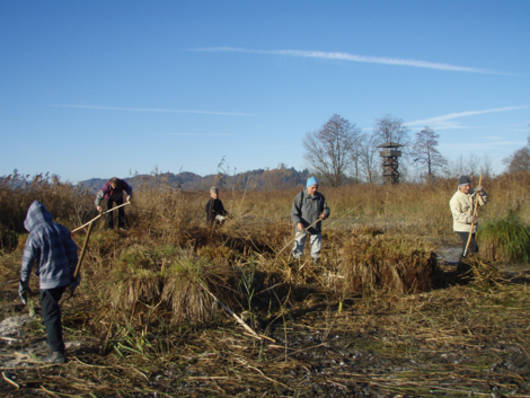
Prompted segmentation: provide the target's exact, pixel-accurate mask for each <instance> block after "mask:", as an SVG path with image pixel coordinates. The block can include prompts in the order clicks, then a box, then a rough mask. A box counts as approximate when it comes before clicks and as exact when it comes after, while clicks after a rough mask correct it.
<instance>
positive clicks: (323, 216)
mask: <svg viewBox="0 0 530 398" xmlns="http://www.w3.org/2000/svg"><path fill="white" fill-rule="evenodd" d="M322 200H323V201H324V204H323V205H322V213H321V214H320V218H321V219H323V220H324V219H326V218H328V217H329V213H330V210H329V206H328V203H327V202H326V198H324V196H323V195H322Z"/></svg>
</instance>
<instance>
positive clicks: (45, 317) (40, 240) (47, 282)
mask: <svg viewBox="0 0 530 398" xmlns="http://www.w3.org/2000/svg"><path fill="white" fill-rule="evenodd" d="M24 228H26V230H27V231H28V232H29V235H28V237H27V239H26V245H25V247H24V252H23V254H22V267H21V269H20V282H19V289H18V290H19V295H20V298H21V300H22V302H23V303H24V305H26V302H27V298H28V293H30V290H29V277H30V274H31V271H32V269H33V267H34V266H35V274H36V275H37V276H38V277H39V289H40V305H41V313H42V321H43V323H44V326H45V327H46V336H47V341H48V346H49V348H50V351H51V354H50V355H49V356H48V357H46V358H45V361H46V362H54V363H64V362H66V358H65V352H64V342H63V332H62V325H61V308H60V306H59V300H60V298H61V296H62V294H63V292H64V291H65V289H66V287H67V286H71V287H72V289H75V288H76V287H77V286H78V285H79V281H80V279H79V275H78V277H77V278H76V280H74V278H73V275H74V271H75V267H76V264H77V245H76V244H75V242H74V241H73V240H72V237H71V235H70V231H69V230H68V229H67V228H66V227H65V226H63V225H61V224H57V223H54V222H53V220H52V216H51V214H50V213H49V212H48V210H47V209H46V207H44V205H43V204H42V203H40V202H39V201H37V200H35V201H33V203H32V204H31V205H30V207H29V209H28V212H27V215H26V219H25V220H24Z"/></svg>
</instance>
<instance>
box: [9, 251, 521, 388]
mask: <svg viewBox="0 0 530 398" xmlns="http://www.w3.org/2000/svg"><path fill="white" fill-rule="evenodd" d="M454 253H457V251H456V252H455V249H454V248H453V249H451V248H447V250H445V251H444V250H442V251H441V252H440V260H441V261H440V263H441V266H440V270H439V278H438V286H437V288H436V289H434V290H432V291H430V292H426V293H421V294H416V295H408V296H401V297H371V298H368V299H367V298H365V299H361V298H358V299H352V300H349V301H346V302H344V303H342V306H341V307H340V311H339V305H338V303H337V302H333V301H330V300H328V299H327V298H326V297H325V296H315V297H312V298H309V299H308V300H305V301H304V303H303V304H300V305H299V306H296V307H290V308H289V309H286V310H285V311H283V312H281V311H280V312H279V313H276V314H274V316H268V315H266V314H254V317H253V318H250V319H249V320H248V323H249V324H250V325H251V326H252V327H253V328H255V330H256V331H258V332H259V333H260V334H262V335H263V336H266V338H263V339H262V340H258V339H256V338H254V337H252V336H249V335H246V334H245V333H244V330H243V329H242V328H241V327H240V326H239V325H238V324H237V323H236V322H234V321H233V319H232V318H230V317H228V316H227V317H224V319H221V320H219V321H218V322H216V323H215V324H212V325H210V326H209V327H205V328H195V329H194V328H191V327H188V326H184V325H182V326H178V327H172V328H169V327H167V326H160V327H159V328H158V329H156V330H151V331H149V333H147V334H145V335H140V334H135V333H134V331H130V333H129V334H126V333H124V335H123V337H122V338H121V339H117V340H115V341H111V342H103V341H102V339H101V337H98V336H94V335H92V334H91V333H90V331H88V330H87V329H85V328H84V327H83V325H82V323H81V322H80V321H79V319H80V317H79V311H83V307H84V306H86V305H87V304H86V303H80V302H77V301H76V300H75V299H73V300H70V301H67V302H66V303H65V305H64V306H63V313H64V314H63V320H64V328H65V332H64V334H65V342H66V346H67V355H68V359H69V361H68V363H66V364H65V365H50V364H45V363H42V362H40V358H42V357H43V356H44V355H46V354H47V346H46V343H45V340H44V329H43V326H42V324H41V323H40V317H39V316H38V315H36V316H33V317H32V316H30V315H29V314H28V308H27V307H23V306H22V305H21V304H19V301H18V297H17V293H16V286H15V285H14V286H4V287H3V288H1V290H2V306H3V309H2V317H3V319H2V320H1V323H0V371H1V376H2V378H1V380H0V391H1V392H2V394H1V395H2V396H4V397H25V396H28V397H72V396H81V397H90V396H91V397H174V396H189V397H202V396H226V397H229V396H230V397H231V396H237V397H396V398H397V397H438V396H439V397H494V398H497V397H503V396H506V397H508V396H510V397H529V396H530V361H529V356H528V347H530V336H529V335H530V317H529V314H530V295H529V294H528V293H529V290H528V282H529V281H530V270H529V269H528V266H527V265H526V266H510V267H504V268H503V270H502V271H503V273H502V278H500V279H498V280H496V281H480V282H479V281H476V280H473V278H472V276H471V275H470V273H469V270H467V273H466V270H457V267H456V265H455V263H454V261H453V259H452V255H453V254H454ZM37 314H38V308H37Z"/></svg>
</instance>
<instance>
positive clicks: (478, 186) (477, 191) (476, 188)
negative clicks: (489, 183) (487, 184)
mask: <svg viewBox="0 0 530 398" xmlns="http://www.w3.org/2000/svg"><path fill="white" fill-rule="evenodd" d="M474 191H475V192H476V193H478V194H479V195H482V194H483V193H484V187H483V186H482V185H477V186H476V187H475V189H474Z"/></svg>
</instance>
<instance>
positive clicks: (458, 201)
mask: <svg viewBox="0 0 530 398" xmlns="http://www.w3.org/2000/svg"><path fill="white" fill-rule="evenodd" d="M475 195H476V194H475V192H474V191H473V190H472V189H471V190H470V191H469V194H465V193H463V192H461V191H460V190H457V191H456V192H455V193H454V195H453V196H452V197H451V200H450V201H449V207H450V208H451V214H452V215H453V231H455V232H469V230H470V228H471V220H470V219H469V218H470V217H469V216H471V215H473V204H474V202H475ZM487 201H488V195H487V194H486V192H483V194H482V195H478V205H479V207H480V206H484V205H485V204H486V202H487ZM476 230H477V226H476V225H475V226H474V228H473V232H475V231H476Z"/></svg>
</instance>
